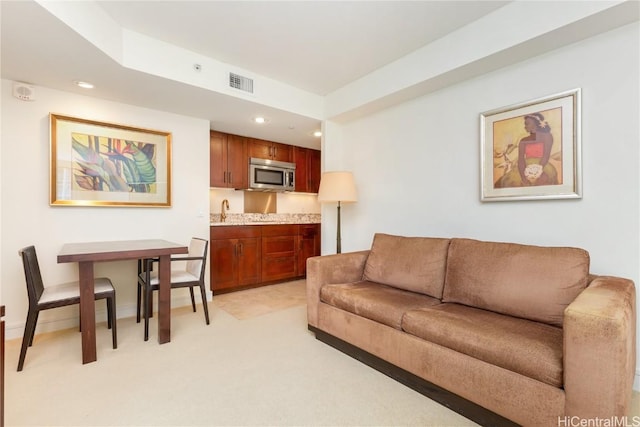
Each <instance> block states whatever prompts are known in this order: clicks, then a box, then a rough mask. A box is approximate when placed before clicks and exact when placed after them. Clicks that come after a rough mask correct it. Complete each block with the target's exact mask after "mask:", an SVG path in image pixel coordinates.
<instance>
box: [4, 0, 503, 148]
mask: <svg viewBox="0 0 640 427" xmlns="http://www.w3.org/2000/svg"><path fill="white" fill-rule="evenodd" d="M505 3H508V2H505V1H284V2H277V1H99V2H97V4H98V5H99V6H100V7H101V8H102V9H103V10H104V11H105V12H106V13H107V14H108V15H109V16H110V17H111V18H112V19H113V20H114V21H116V22H117V23H118V24H119V25H120V26H121V27H122V28H125V29H129V30H132V31H135V32H137V33H140V34H144V35H146V36H149V37H152V38H155V39H158V40H162V41H164V42H167V43H170V44H173V45H175V46H178V47H181V48H183V49H187V50H190V51H192V52H196V53H198V54H201V55H205V56H208V57H211V58H213V59H215V60H217V61H221V62H225V63H228V64H232V65H234V66H236V67H241V68H243V69H246V70H250V71H251V72H253V73H255V74H258V75H262V76H265V77H268V78H271V79H273V80H277V81H280V82H283V83H285V84H287V85H290V86H294V87H297V88H299V89H302V90H305V91H308V92H311V93H315V94H318V95H326V94H328V93H331V92H333V91H335V90H337V89H339V88H341V87H342V86H344V85H346V84H348V83H350V82H352V81H354V80H356V79H358V78H360V77H362V76H364V75H366V74H368V73H370V72H372V71H374V70H376V69H377V68H379V67H381V66H383V65H386V64H388V63H390V62H393V61H394V60H396V59H399V58H401V57H402V56H404V55H406V54H408V53H410V52H412V51H414V50H416V49H418V48H420V47H422V46H424V45H426V44H428V43H430V42H432V41H434V40H436V39H438V38H440V37H442V36H444V35H446V34H447V33H450V32H452V31H454V30H456V29H458V28H460V27H462V26H464V25H466V24H468V23H470V22H472V21H474V20H476V19H478V18H480V17H482V16H484V15H485V14H487V13H490V12H492V11H494V10H495V9H497V8H499V7H501V6H503V5H504V4H505ZM0 8H1V9H0V13H1V41H2V45H1V71H2V78H3V79H8V80H14V81H21V82H26V83H29V84H32V85H35V86H36V87H37V86H45V87H49V88H54V89H59V90H63V91H68V92H76V93H82V94H84V95H89V96H95V97H99V98H104V99H108V100H114V101H118V102H124V103H128V104H133V105H139V106H144V107H147V108H153V109H158V110H163V111H169V112H175V113H178V114H184V115H188V116H193V117H200V118H204V119H207V120H209V121H210V122H211V127H212V128H215V129H218V130H222V131H227V132H232V133H238V134H243V135H247V136H253V137H258V138H265V139H272V140H276V141H281V142H285V143H290V144H294V145H301V146H309V147H315V148H318V147H319V141H318V140H317V139H314V138H313V137H311V136H310V133H311V131H312V130H313V129H316V128H319V126H320V124H319V122H318V120H316V119H311V118H308V117H302V116H299V115H296V114H291V113H288V112H284V111H280V110H275V109H272V108H265V107H264V106H260V105H256V104H255V103H251V102H247V101H244V100H241V99H234V98H232V97H229V96H227V95H222V94H218V93H216V92H213V91H210V90H206V89H202V88H197V87H195V86H190V85H186V84H182V83H178V82H176V81H172V80H168V79H164V78H160V77H157V76H153V75H150V74H146V73H142V72H138V71H134V70H131V69H127V68H125V67H122V66H121V65H119V64H118V63H117V62H115V61H114V60H113V59H112V58H110V57H108V56H107V55H105V54H104V53H103V52H102V51H101V50H99V49H98V48H96V47H95V46H93V45H92V44H91V43H89V42H88V41H87V40H85V39H83V38H82V37H81V36H80V35H79V34H78V33H76V32H75V31H73V30H72V29H70V28H69V27H68V26H67V25H65V24H64V23H62V22H61V21H60V20H58V19H57V18H56V17H54V16H53V15H51V14H50V13H49V12H47V11H46V10H45V9H44V8H42V7H41V6H40V5H38V4H37V3H35V2H33V1H30V0H29V1H19V2H14V1H2V2H0ZM74 80H87V81H91V82H94V83H96V88H95V89H94V90H92V91H91V92H86V91H83V90H81V89H79V88H77V87H75V86H74V85H73V83H72V82H73V81H74ZM265 112H266V113H267V114H268V115H269V116H270V118H271V123H270V124H269V125H267V126H263V127H257V126H255V125H252V124H251V123H250V122H249V118H251V117H252V116H254V115H256V114H260V113H263V114H264V113H265ZM292 128H293V129H292Z"/></svg>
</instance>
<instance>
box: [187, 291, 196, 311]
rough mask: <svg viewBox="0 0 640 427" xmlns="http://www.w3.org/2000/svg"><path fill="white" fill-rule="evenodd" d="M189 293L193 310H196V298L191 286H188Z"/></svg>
mask: <svg viewBox="0 0 640 427" xmlns="http://www.w3.org/2000/svg"><path fill="white" fill-rule="evenodd" d="M189 293H190V294H191V307H193V312H194V313H195V312H196V298H195V297H194V296H193V286H189Z"/></svg>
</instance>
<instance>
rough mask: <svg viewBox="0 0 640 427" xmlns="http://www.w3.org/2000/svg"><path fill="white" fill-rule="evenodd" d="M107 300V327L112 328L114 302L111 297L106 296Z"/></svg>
mask: <svg viewBox="0 0 640 427" xmlns="http://www.w3.org/2000/svg"><path fill="white" fill-rule="evenodd" d="M105 301H106V302H107V329H111V323H112V321H111V309H112V304H111V297H107V298H105Z"/></svg>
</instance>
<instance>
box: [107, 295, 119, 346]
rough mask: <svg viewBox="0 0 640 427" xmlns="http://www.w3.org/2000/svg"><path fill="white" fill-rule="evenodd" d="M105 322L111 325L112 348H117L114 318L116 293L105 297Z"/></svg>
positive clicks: (115, 319) (116, 329) (115, 321)
mask: <svg viewBox="0 0 640 427" xmlns="http://www.w3.org/2000/svg"><path fill="white" fill-rule="evenodd" d="M107 319H108V320H107V322H108V323H109V324H110V325H111V339H112V341H113V348H114V349H116V348H118V326H117V323H118V320H117V318H116V294H115V292H114V293H113V296H111V297H108V298H107Z"/></svg>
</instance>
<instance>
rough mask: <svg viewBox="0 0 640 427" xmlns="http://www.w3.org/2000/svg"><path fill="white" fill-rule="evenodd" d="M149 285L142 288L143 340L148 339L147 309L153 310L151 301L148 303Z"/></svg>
mask: <svg viewBox="0 0 640 427" xmlns="http://www.w3.org/2000/svg"><path fill="white" fill-rule="evenodd" d="M151 298H152V297H151V287H150V286H145V288H144V302H143V304H144V310H143V315H144V340H145V341H149V310H150V309H151V310H153V308H151V307H150V306H151V303H150V301H149V300H150V299H151Z"/></svg>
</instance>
